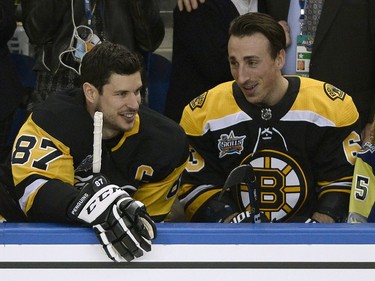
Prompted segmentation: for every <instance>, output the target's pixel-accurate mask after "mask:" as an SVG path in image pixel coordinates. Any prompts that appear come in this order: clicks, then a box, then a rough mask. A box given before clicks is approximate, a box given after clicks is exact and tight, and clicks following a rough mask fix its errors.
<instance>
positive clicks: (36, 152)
mask: <svg viewBox="0 0 375 281" xmlns="http://www.w3.org/2000/svg"><path fill="white" fill-rule="evenodd" d="M81 71H82V72H81V79H82V83H83V86H82V89H74V90H70V91H67V92H63V93H59V94H56V95H51V96H50V98H49V99H47V100H46V102H45V103H44V104H41V105H40V106H39V107H37V108H35V109H34V111H33V113H32V114H31V116H30V117H29V118H28V120H27V121H26V123H25V124H24V125H23V127H22V128H21V130H20V132H19V134H18V136H17V137H16V141H15V143H14V147H13V153H12V159H11V162H12V173H13V179H14V183H15V192H16V194H17V199H18V201H19V204H20V206H21V208H22V210H23V211H24V212H25V213H26V215H27V218H28V220H29V221H31V222H64V223H76V222H78V223H83V224H85V225H92V226H93V227H94V229H95V231H96V233H97V236H98V237H99V240H100V241H101V243H102V244H103V246H104V249H105V250H106V253H107V254H108V256H109V257H110V258H112V259H113V260H115V261H123V260H127V261H130V260H132V259H133V258H135V257H140V256H142V255H143V252H144V251H150V249H151V242H150V240H152V239H153V238H154V237H155V235H156V228H155V224H154V221H155V222H161V221H163V220H164V219H165V217H166V216H167V214H168V213H169V212H170V209H171V206H172V204H173V202H174V199H175V197H176V193H177V190H178V183H179V178H180V174H181V172H182V171H183V169H184V167H185V163H186V161H187V158H188V144H187V140H186V136H185V134H184V131H183V130H182V129H181V128H180V127H179V126H178V125H177V124H175V123H174V122H173V121H170V120H169V119H167V118H166V117H164V116H162V115H160V114H158V113H156V112H154V111H152V110H150V109H148V108H145V107H143V106H142V105H140V101H141V96H140V91H141V88H142V79H141V71H142V63H141V60H140V58H139V57H138V56H137V55H136V54H135V53H132V52H129V51H128V50H127V49H125V47H123V46H121V45H118V44H112V43H108V42H106V43H102V44H100V45H97V46H95V47H94V48H93V49H92V50H91V51H90V52H89V53H87V54H86V55H85V56H84V59H83V61H82V68H81ZM96 111H100V112H102V113H103V129H102V136H103V146H102V149H103V151H102V163H101V173H102V174H103V175H105V177H104V176H102V175H101V174H95V175H94V176H93V172H92V155H93V116H94V113H95V112H96ZM129 195H130V196H131V197H130V196H129Z"/></svg>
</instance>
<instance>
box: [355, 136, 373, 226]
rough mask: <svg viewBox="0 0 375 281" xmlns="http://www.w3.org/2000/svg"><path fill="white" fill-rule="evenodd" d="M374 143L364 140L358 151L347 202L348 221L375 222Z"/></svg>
mask: <svg viewBox="0 0 375 281" xmlns="http://www.w3.org/2000/svg"><path fill="white" fill-rule="evenodd" d="M374 168H375V144H374V143H370V142H366V143H365V144H364V146H363V148H362V150H361V151H360V152H359V153H358V156H357V160H356V162H355V167H354V177H353V183H352V190H351V194H350V204H349V216H348V222H349V223H357V222H375V173H374Z"/></svg>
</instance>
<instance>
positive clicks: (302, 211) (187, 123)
mask: <svg viewBox="0 0 375 281" xmlns="http://www.w3.org/2000/svg"><path fill="white" fill-rule="evenodd" d="M286 78H287V80H288V82H289V86H288V89H287V93H286V95H285V96H284V98H283V99H282V100H281V101H280V102H279V103H278V104H277V105H275V106H272V107H260V106H255V105H253V104H250V103H248V102H247V101H246V99H245V97H244V95H243V94H242V93H241V91H240V89H239V88H238V86H237V84H236V83H235V82H227V83H223V84H220V85H219V86H217V87H215V88H213V89H211V90H210V91H208V92H206V93H204V94H202V95H201V96H199V97H197V98H196V99H194V100H193V101H191V102H190V103H189V104H188V105H187V106H186V107H185V109H184V112H183V116H182V119H181V126H182V127H183V128H184V130H185V132H186V134H187V135H188V138H189V143H190V158H189V163H188V165H187V167H186V172H184V174H183V177H182V188H181V190H180V193H179V198H180V200H181V202H182V203H183V205H184V207H185V210H186V214H187V217H188V219H189V220H191V221H218V220H217V219H218V218H217V217H215V214H213V213H215V212H218V213H221V214H223V213H225V211H223V210H215V206H214V205H215V204H211V205H210V203H209V202H210V200H211V201H212V202H213V201H215V200H218V199H217V195H218V193H219V192H220V191H221V188H222V186H223V183H224V182H225V180H226V178H227V176H228V174H229V173H230V172H231V171H232V169H234V168H235V167H237V166H239V165H242V164H251V165H252V166H253V168H254V172H255V175H256V179H257V185H258V187H259V196H258V197H259V198H258V200H259V203H260V209H261V211H263V212H264V214H265V216H266V217H267V219H268V220H269V221H271V222H287V221H293V220H295V219H296V218H297V217H300V216H301V217H310V216H311V215H312V214H313V212H315V211H319V212H322V213H325V214H328V215H331V216H332V217H333V218H334V219H335V220H336V221H341V220H342V219H343V216H344V215H346V214H347V208H348V200H349V194H350V187H351V181H352V175H353V165H354V162H355V157H356V153H357V152H358V151H359V149H360V135H359V131H358V117H359V114H358V112H357V110H356V107H355V105H354V103H353V101H352V99H351V97H350V96H349V95H347V94H345V93H344V92H342V91H340V90H339V89H337V88H335V87H333V86H332V85H329V84H327V83H323V82H320V81H317V80H313V79H309V78H300V77H297V76H290V77H286ZM234 191H235V192H234V195H233V196H232V200H233V202H235V205H236V208H237V209H236V211H244V210H245V209H249V199H248V198H249V196H248V194H247V190H246V189H245V188H244V187H243V186H242V185H238V186H236V187H235V188H234ZM223 206H224V209H225V208H227V209H229V211H233V210H231V206H230V204H229V203H228V204H227V203H225V204H224V205H223ZM232 209H233V208H232Z"/></svg>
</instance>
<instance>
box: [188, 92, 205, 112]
mask: <svg viewBox="0 0 375 281" xmlns="http://www.w3.org/2000/svg"><path fill="white" fill-rule="evenodd" d="M207 93H208V92H205V93H203V94H201V95H200V96H198V97H196V98H195V99H193V100H192V101H191V102H190V103H189V106H190V108H191V110H194V109H196V108H198V107H199V108H200V107H202V106H203V104H204V101H205V100H206V96H207Z"/></svg>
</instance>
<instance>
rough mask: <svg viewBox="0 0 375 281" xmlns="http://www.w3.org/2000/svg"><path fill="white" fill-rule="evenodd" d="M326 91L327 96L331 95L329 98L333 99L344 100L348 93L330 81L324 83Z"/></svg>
mask: <svg viewBox="0 0 375 281" xmlns="http://www.w3.org/2000/svg"><path fill="white" fill-rule="evenodd" d="M324 91H325V92H326V94H327V96H329V98H330V99H332V100H335V99H340V100H343V99H344V98H345V95H346V94H345V92H344V91H342V90H340V89H339V88H336V87H335V86H333V85H331V84H328V83H325V84H324Z"/></svg>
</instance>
